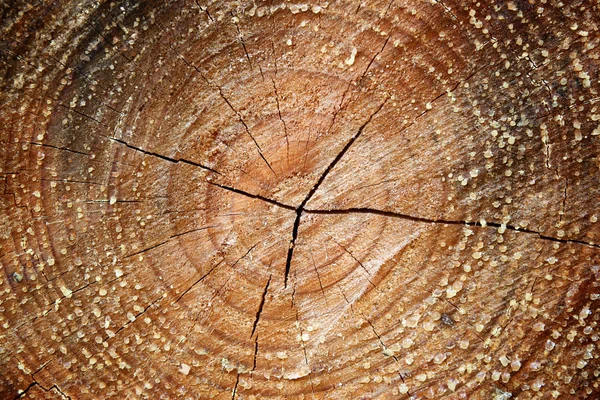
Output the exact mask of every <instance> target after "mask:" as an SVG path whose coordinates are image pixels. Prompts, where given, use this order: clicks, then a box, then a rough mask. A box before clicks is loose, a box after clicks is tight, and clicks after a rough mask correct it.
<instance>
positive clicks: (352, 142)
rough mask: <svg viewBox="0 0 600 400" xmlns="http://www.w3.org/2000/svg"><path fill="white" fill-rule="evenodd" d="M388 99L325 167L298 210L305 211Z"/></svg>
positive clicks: (385, 101)
mask: <svg viewBox="0 0 600 400" xmlns="http://www.w3.org/2000/svg"><path fill="white" fill-rule="evenodd" d="M388 100H389V97H388V98H386V99H385V100H384V101H383V102H382V103H381V105H380V106H379V107H378V108H377V110H375V112H374V113H373V114H371V115H370V116H369V119H367V121H365V123H364V124H362V125H361V126H360V128H358V131H357V132H356V134H355V135H354V136H352V138H350V140H349V141H348V143H346V145H345V146H344V148H343V149H342V151H340V152H339V154H338V155H337V156H336V157H335V158H334V159H333V161H332V162H331V163H330V164H329V165H328V166H327V168H326V169H325V171H324V172H323V174H321V177H320V178H319V180H318V181H317V183H315V185H314V186H313V187H312V189H311V190H310V192H308V194H307V195H306V197H305V198H304V200H303V201H302V203H301V204H300V206H299V207H298V208H297V210H299V211H303V210H304V206H305V205H306V203H308V201H309V200H310V199H311V197H312V196H313V195H314V194H315V192H316V191H317V189H319V186H321V184H322V183H323V181H324V180H325V178H327V175H329V173H330V172H331V170H332V169H333V167H335V166H336V165H337V163H338V162H339V161H340V160H341V159H342V157H344V154H346V152H347V151H348V149H350V147H351V146H352V145H353V144H354V142H355V141H356V139H358V138H359V137H360V135H361V134H362V133H363V131H364V130H365V128H366V127H367V125H369V123H370V122H371V121H372V120H373V117H375V115H377V114H378V113H379V111H381V109H382V108H383V106H384V105H385V104H386V103H387V101H388Z"/></svg>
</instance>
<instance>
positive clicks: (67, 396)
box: [50, 385, 71, 400]
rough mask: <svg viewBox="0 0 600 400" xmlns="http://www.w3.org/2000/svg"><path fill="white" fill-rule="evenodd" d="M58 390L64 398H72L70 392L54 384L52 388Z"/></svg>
mask: <svg viewBox="0 0 600 400" xmlns="http://www.w3.org/2000/svg"><path fill="white" fill-rule="evenodd" d="M52 389H54V390H56V391H57V392H58V393H60V395H61V396H63V397H64V398H66V399H68V400H71V396H69V395H68V394H66V393H65V392H63V391H62V390H61V389H60V388H59V387H58V385H52V387H51V388H50V390H52Z"/></svg>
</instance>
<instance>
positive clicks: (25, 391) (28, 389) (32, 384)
mask: <svg viewBox="0 0 600 400" xmlns="http://www.w3.org/2000/svg"><path fill="white" fill-rule="evenodd" d="M36 385H37V386H39V383H37V382H36V381H33V382H31V383H30V384H29V386H27V387H26V388H25V389H23V391H22V392H21V393H19V394H18V395H17V397H15V398H14V399H15V400H17V399H20V398H23V396H25V395H27V392H29V391H30V390H31V389H32V388H33V387H34V386H36ZM40 387H41V386H40Z"/></svg>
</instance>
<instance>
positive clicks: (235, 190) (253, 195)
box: [208, 181, 295, 211]
mask: <svg viewBox="0 0 600 400" xmlns="http://www.w3.org/2000/svg"><path fill="white" fill-rule="evenodd" d="M208 183H209V184H210V185H214V186H218V187H220V188H221V189H225V190H229V191H230V192H234V193H237V194H241V195H242V196H246V197H250V198H252V199H257V200H262V201H264V202H267V203H270V204H273V205H276V206H278V207H281V208H285V209H286V210H292V211H294V210H295V208H294V207H293V206H290V205H288V204H284V203H280V202H278V201H277V200H273V199H270V198H268V197H264V196H261V195H259V194H253V193H249V192H246V191H244V190H241V189H236V188H233V187H231V186H227V185H222V184H220V183H215V182H211V181H208Z"/></svg>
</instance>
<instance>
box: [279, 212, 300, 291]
mask: <svg viewBox="0 0 600 400" xmlns="http://www.w3.org/2000/svg"><path fill="white" fill-rule="evenodd" d="M301 216H302V209H300V208H299V209H297V210H296V219H295V220H294V229H293V230H292V240H291V242H290V247H289V248H288V253H287V259H286V260H285V277H284V280H283V286H284V287H285V288H287V282H288V276H289V274H290V268H291V267H292V257H293V256H294V246H295V245H296V239H297V238H298V228H299V227H300V218H301Z"/></svg>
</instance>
